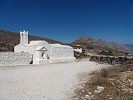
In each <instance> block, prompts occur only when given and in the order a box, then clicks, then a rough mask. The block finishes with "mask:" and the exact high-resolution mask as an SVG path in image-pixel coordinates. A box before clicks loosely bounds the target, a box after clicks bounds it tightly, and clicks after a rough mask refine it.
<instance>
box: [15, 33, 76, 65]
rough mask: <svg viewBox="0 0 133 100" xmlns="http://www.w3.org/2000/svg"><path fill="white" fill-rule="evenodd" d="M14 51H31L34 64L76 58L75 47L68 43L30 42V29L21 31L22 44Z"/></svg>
mask: <svg viewBox="0 0 133 100" xmlns="http://www.w3.org/2000/svg"><path fill="white" fill-rule="evenodd" d="M14 52H28V53H31V54H32V56H33V64H45V63H53V62H62V61H72V60H75V57H74V49H73V48H72V47H70V46H68V45H61V44H49V43H48V42H46V41H44V40H36V41H30V43H28V31H23V32H21V31H20V44H18V45H16V46H15V47H14Z"/></svg>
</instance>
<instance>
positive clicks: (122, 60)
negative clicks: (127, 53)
mask: <svg viewBox="0 0 133 100" xmlns="http://www.w3.org/2000/svg"><path fill="white" fill-rule="evenodd" d="M90 61H96V62H99V63H107V64H111V65H113V64H133V57H124V56H120V57H115V56H101V55H97V56H91V57H90Z"/></svg>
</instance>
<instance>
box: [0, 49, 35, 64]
mask: <svg viewBox="0 0 133 100" xmlns="http://www.w3.org/2000/svg"><path fill="white" fill-rule="evenodd" d="M30 63H32V54H30V53H24V52H23V53H18V52H1V53H0V66H9V65H27V64H30Z"/></svg>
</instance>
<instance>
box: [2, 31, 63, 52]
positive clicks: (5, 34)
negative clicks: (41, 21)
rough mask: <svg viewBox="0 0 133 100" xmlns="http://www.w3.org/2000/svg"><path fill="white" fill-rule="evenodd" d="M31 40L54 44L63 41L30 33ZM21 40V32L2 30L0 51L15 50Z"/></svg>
mask: <svg viewBox="0 0 133 100" xmlns="http://www.w3.org/2000/svg"><path fill="white" fill-rule="evenodd" d="M31 40H45V41H47V42H48V43H52V44H53V43H62V42H59V41H55V40H51V39H47V38H41V37H37V36H30V35H29V41H31ZM19 41H20V35H19V33H16V32H10V31H7V30H0V51H13V48H14V46H15V45H17V44H19Z"/></svg>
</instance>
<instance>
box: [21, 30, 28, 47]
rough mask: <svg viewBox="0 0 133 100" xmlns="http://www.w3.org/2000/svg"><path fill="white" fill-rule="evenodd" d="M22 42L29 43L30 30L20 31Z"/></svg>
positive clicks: (22, 43)
mask: <svg viewBox="0 0 133 100" xmlns="http://www.w3.org/2000/svg"><path fill="white" fill-rule="evenodd" d="M20 44H21V45H27V44H28V31H20Z"/></svg>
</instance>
